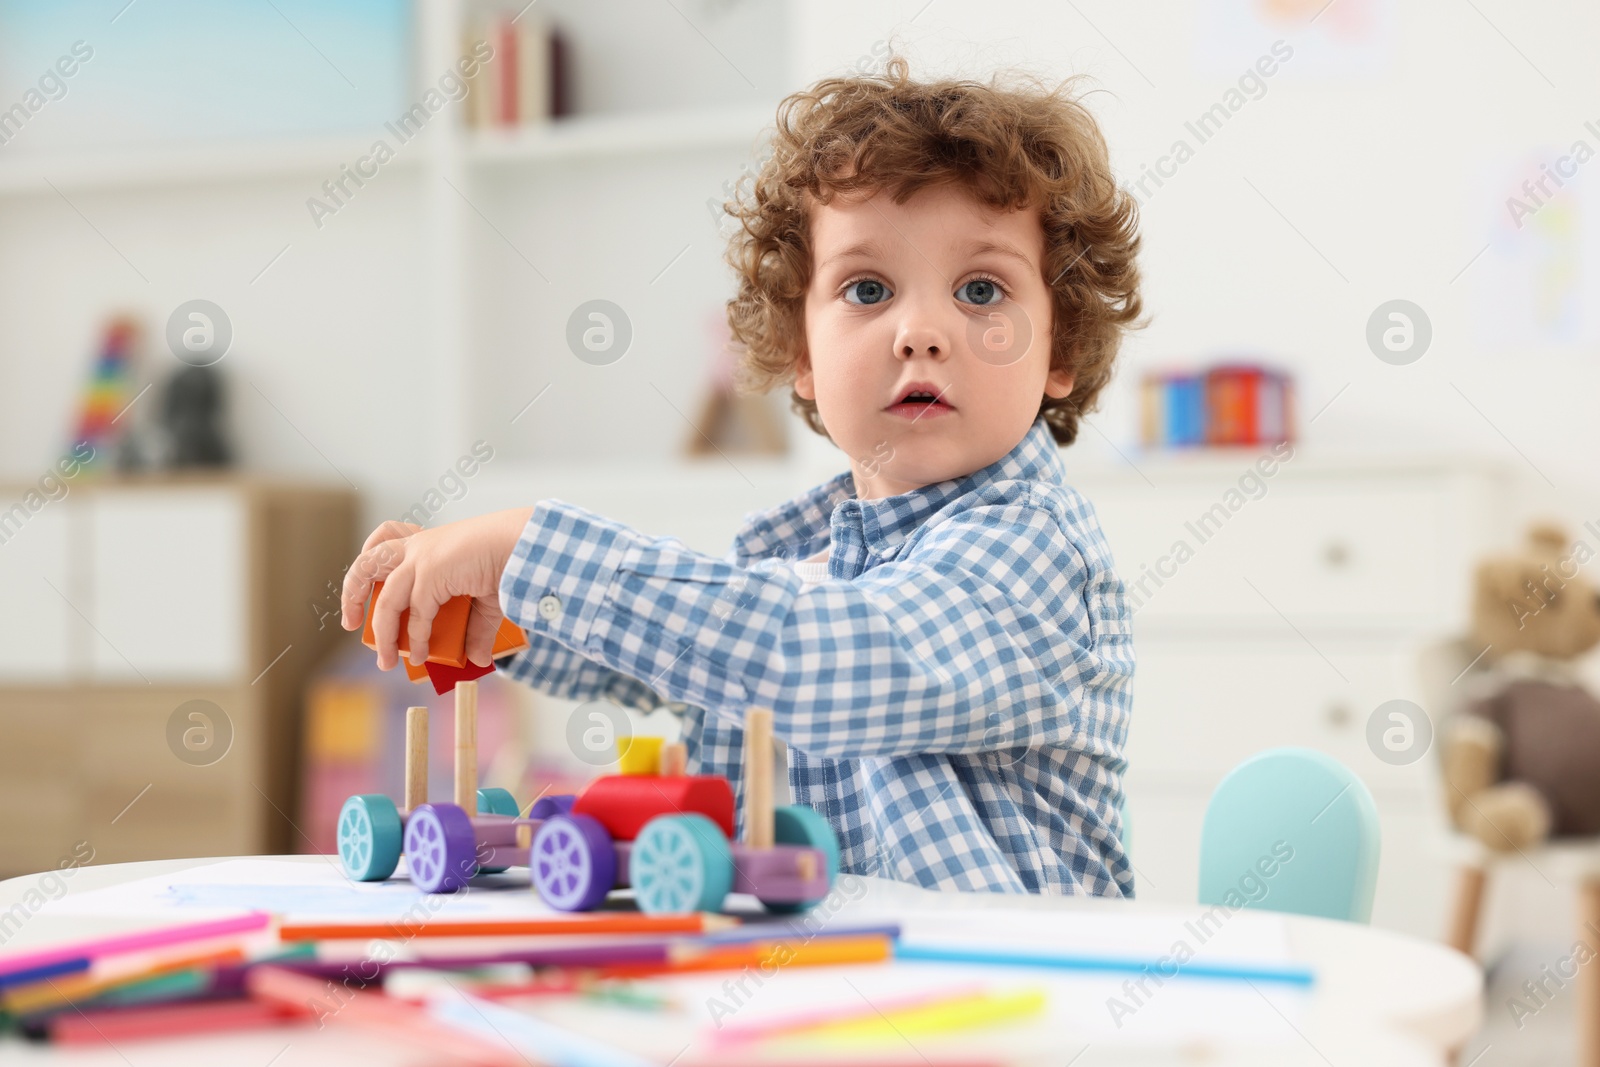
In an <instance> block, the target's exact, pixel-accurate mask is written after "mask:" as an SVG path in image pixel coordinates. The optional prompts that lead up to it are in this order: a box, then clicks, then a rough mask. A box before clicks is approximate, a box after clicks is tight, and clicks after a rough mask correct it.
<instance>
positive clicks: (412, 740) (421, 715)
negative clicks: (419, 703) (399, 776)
mask: <svg viewBox="0 0 1600 1067" xmlns="http://www.w3.org/2000/svg"><path fill="white" fill-rule="evenodd" d="M405 801H406V810H407V811H416V810H417V808H419V807H421V806H422V805H423V804H426V803H427V802H428V709H427V708H407V709H406V797H405Z"/></svg>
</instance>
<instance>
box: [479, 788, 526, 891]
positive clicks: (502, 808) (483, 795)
mask: <svg viewBox="0 0 1600 1067" xmlns="http://www.w3.org/2000/svg"><path fill="white" fill-rule="evenodd" d="M478 814H479V815H509V816H511V817H512V818H513V819H515V818H516V817H517V816H518V815H521V814H522V808H521V807H519V806H518V804H517V798H516V797H514V796H512V795H511V791H510V790H509V789H501V788H500V787H499V786H493V785H492V786H487V787H486V788H483V789H480V790H478ZM505 869H506V868H504V867H479V868H478V870H480V871H482V872H483V873H484V874H499V873H500V872H501V871H504V870H505Z"/></svg>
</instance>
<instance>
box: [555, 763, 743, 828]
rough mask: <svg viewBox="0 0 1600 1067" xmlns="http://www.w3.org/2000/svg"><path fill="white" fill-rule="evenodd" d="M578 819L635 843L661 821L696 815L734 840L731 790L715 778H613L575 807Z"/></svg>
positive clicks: (599, 782) (596, 784) (597, 784)
mask: <svg viewBox="0 0 1600 1067" xmlns="http://www.w3.org/2000/svg"><path fill="white" fill-rule="evenodd" d="M572 811H573V814H575V815H592V816H594V818H596V819H598V820H600V825H601V826H604V827H605V828H606V832H607V833H609V834H610V835H611V836H612V837H614V838H617V839H619V840H622V841H632V840H633V839H634V838H635V837H638V836H639V831H640V830H642V829H644V824H645V823H647V822H649V821H650V820H651V819H653V818H655V817H656V816H657V815H681V814H688V813H690V812H698V813H699V814H701V815H704V816H706V817H707V818H709V819H710V820H711V821H712V822H714V823H716V824H717V825H718V826H720V827H722V832H723V833H725V834H727V835H728V837H729V838H732V837H733V789H732V788H731V787H730V786H729V785H728V780H727V779H726V778H722V777H719V776H717V775H711V774H697V775H683V776H681V777H674V778H662V777H659V776H657V775H652V774H612V775H606V776H605V777H602V778H596V779H595V780H594V781H592V782H590V783H589V785H588V787H587V788H586V789H584V791H583V792H582V793H581V794H579V796H578V799H577V800H576V801H575V802H574V803H573V805H572Z"/></svg>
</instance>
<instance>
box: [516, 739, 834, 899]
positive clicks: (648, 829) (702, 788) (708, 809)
mask: <svg viewBox="0 0 1600 1067" xmlns="http://www.w3.org/2000/svg"><path fill="white" fill-rule="evenodd" d="M744 729H745V742H746V748H745V752H746V757H747V758H746V760H745V773H746V776H747V777H746V781H745V826H746V830H747V836H748V840H746V841H744V842H738V841H730V840H729V839H730V838H732V837H733V790H732V789H731V788H730V787H729V785H728V780H727V779H726V778H723V777H720V776H717V775H692V776H691V775H685V774H683V773H682V748H681V746H673V747H672V748H669V749H668V751H667V758H666V759H663V761H662V762H663V766H662V772H661V773H660V774H659V775H650V776H646V775H610V776H607V777H603V778H596V779H595V780H594V781H593V782H590V783H589V785H588V787H587V788H585V789H584V791H583V792H582V793H580V794H579V795H578V797H577V798H576V800H574V801H573V803H572V806H571V808H570V810H568V811H567V812H565V813H563V814H558V815H553V816H551V817H550V818H548V819H546V820H545V821H544V822H543V823H542V825H540V827H539V829H538V830H537V831H535V832H534V835H533V848H532V852H531V854H530V855H529V858H528V868H529V872H530V874H531V875H532V877H533V884H534V888H536V889H537V890H538V891H539V895H540V897H542V898H543V899H544V901H545V903H547V904H549V905H550V906H551V907H553V908H557V909H559V910H561V911H587V910H589V909H591V908H594V907H596V906H598V905H599V904H600V902H601V901H603V900H604V899H605V898H606V894H607V893H608V892H610V890H611V889H612V888H614V887H618V886H630V887H632V889H633V894H634V899H635V900H636V901H637V902H638V905H639V909H640V910H641V911H646V912H687V911H716V910H718V909H720V908H721V907H722V903H723V898H725V897H726V896H727V895H728V893H730V892H735V893H749V894H751V895H752V896H755V897H756V898H757V899H759V900H760V901H761V902H762V903H763V904H765V905H766V906H767V908H768V909H769V910H774V911H799V910H804V909H805V908H809V907H811V906H812V905H813V904H815V903H817V902H818V901H820V900H821V899H822V898H823V897H825V896H826V895H827V893H828V889H829V887H830V886H831V885H832V884H833V880H834V877H835V876H836V875H837V874H838V871H839V844H838V840H837V839H836V838H835V836H834V833H833V828H832V827H830V826H829V825H828V823H827V821H826V820H825V819H823V818H822V816H820V815H818V814H817V813H816V812H815V811H813V810H812V809H810V808H807V807H802V806H800V805H786V806H784V807H781V808H776V809H775V808H774V807H773V804H772V769H773V761H772V751H773V749H772V712H771V711H769V710H767V709H765V708H751V709H749V710H748V711H747V712H746V716H745V725H744Z"/></svg>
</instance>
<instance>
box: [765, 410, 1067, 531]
mask: <svg viewBox="0 0 1600 1067" xmlns="http://www.w3.org/2000/svg"><path fill="white" fill-rule="evenodd" d="M1003 481H1039V482H1051V483H1054V484H1056V485H1063V484H1065V482H1066V465H1065V464H1063V463H1062V461H1061V447H1060V446H1059V445H1058V444H1056V440H1055V437H1054V435H1053V434H1052V433H1051V432H1050V424H1049V423H1047V422H1046V421H1045V420H1044V418H1043V417H1042V416H1041V417H1039V418H1036V419H1034V421H1033V425H1032V426H1030V427H1029V428H1028V432H1027V433H1026V434H1024V435H1023V437H1022V440H1021V441H1018V442H1017V444H1016V447H1014V448H1012V450H1011V451H1010V452H1007V453H1006V454H1005V455H1004V456H1002V457H1000V458H999V459H997V460H995V461H994V462H993V463H991V464H989V465H988V466H987V467H984V468H982V469H981V470H976V471H973V472H972V473H971V474H966V475H962V476H961V477H958V478H950V479H948V480H946V481H942V482H935V483H934V484H932V485H925V486H923V487H922V488H920V489H913V490H911V491H910V492H908V493H898V494H896V495H894V496H887V497H882V498H880V499H878V500H857V499H856V495H855V479H854V478H852V477H851V474H850V472H849V471H844V472H842V473H840V474H837V475H835V476H834V477H832V478H830V479H828V480H827V481H826V482H823V483H822V484H821V485H819V486H816V487H815V488H813V489H810V490H807V491H806V492H804V493H802V494H801V495H799V496H797V497H795V498H794V499H792V500H788V501H785V502H784V503H782V504H778V505H776V506H775V507H772V508H768V509H767V510H766V511H758V512H755V513H753V514H751V515H749V516H747V517H746V519H745V524H744V526H743V527H742V528H741V529H740V531H739V533H738V534H737V535H736V536H735V537H734V552H735V554H736V557H737V558H738V559H741V560H749V559H757V558H764V557H767V556H773V555H783V556H786V557H795V558H805V557H806V556H811V555H814V554H816V553H817V552H819V551H821V550H822V549H823V548H826V547H827V546H828V541H829V538H830V532H831V530H832V525H833V522H834V517H835V512H836V511H837V512H838V514H839V517H840V519H841V520H843V521H852V522H853V521H855V516H856V515H857V514H859V515H860V524H861V532H862V536H863V538H864V539H865V540H866V542H867V544H868V545H869V546H871V547H876V548H890V547H893V546H895V545H898V544H899V543H900V542H901V541H903V540H905V538H906V537H907V536H908V535H909V534H910V533H911V532H912V531H913V530H915V529H916V528H917V527H919V526H921V525H922V524H923V523H924V522H925V521H927V519H928V518H929V517H930V516H932V515H934V514H935V513H937V512H938V511H939V510H940V509H941V508H943V507H945V506H946V505H948V504H949V503H951V502H952V501H955V500H959V499H960V498H961V497H963V496H966V495H967V494H969V493H972V492H974V491H976V490H977V489H979V488H981V487H983V486H986V485H989V484H991V483H993V482H1003ZM840 509H842V510H840Z"/></svg>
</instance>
